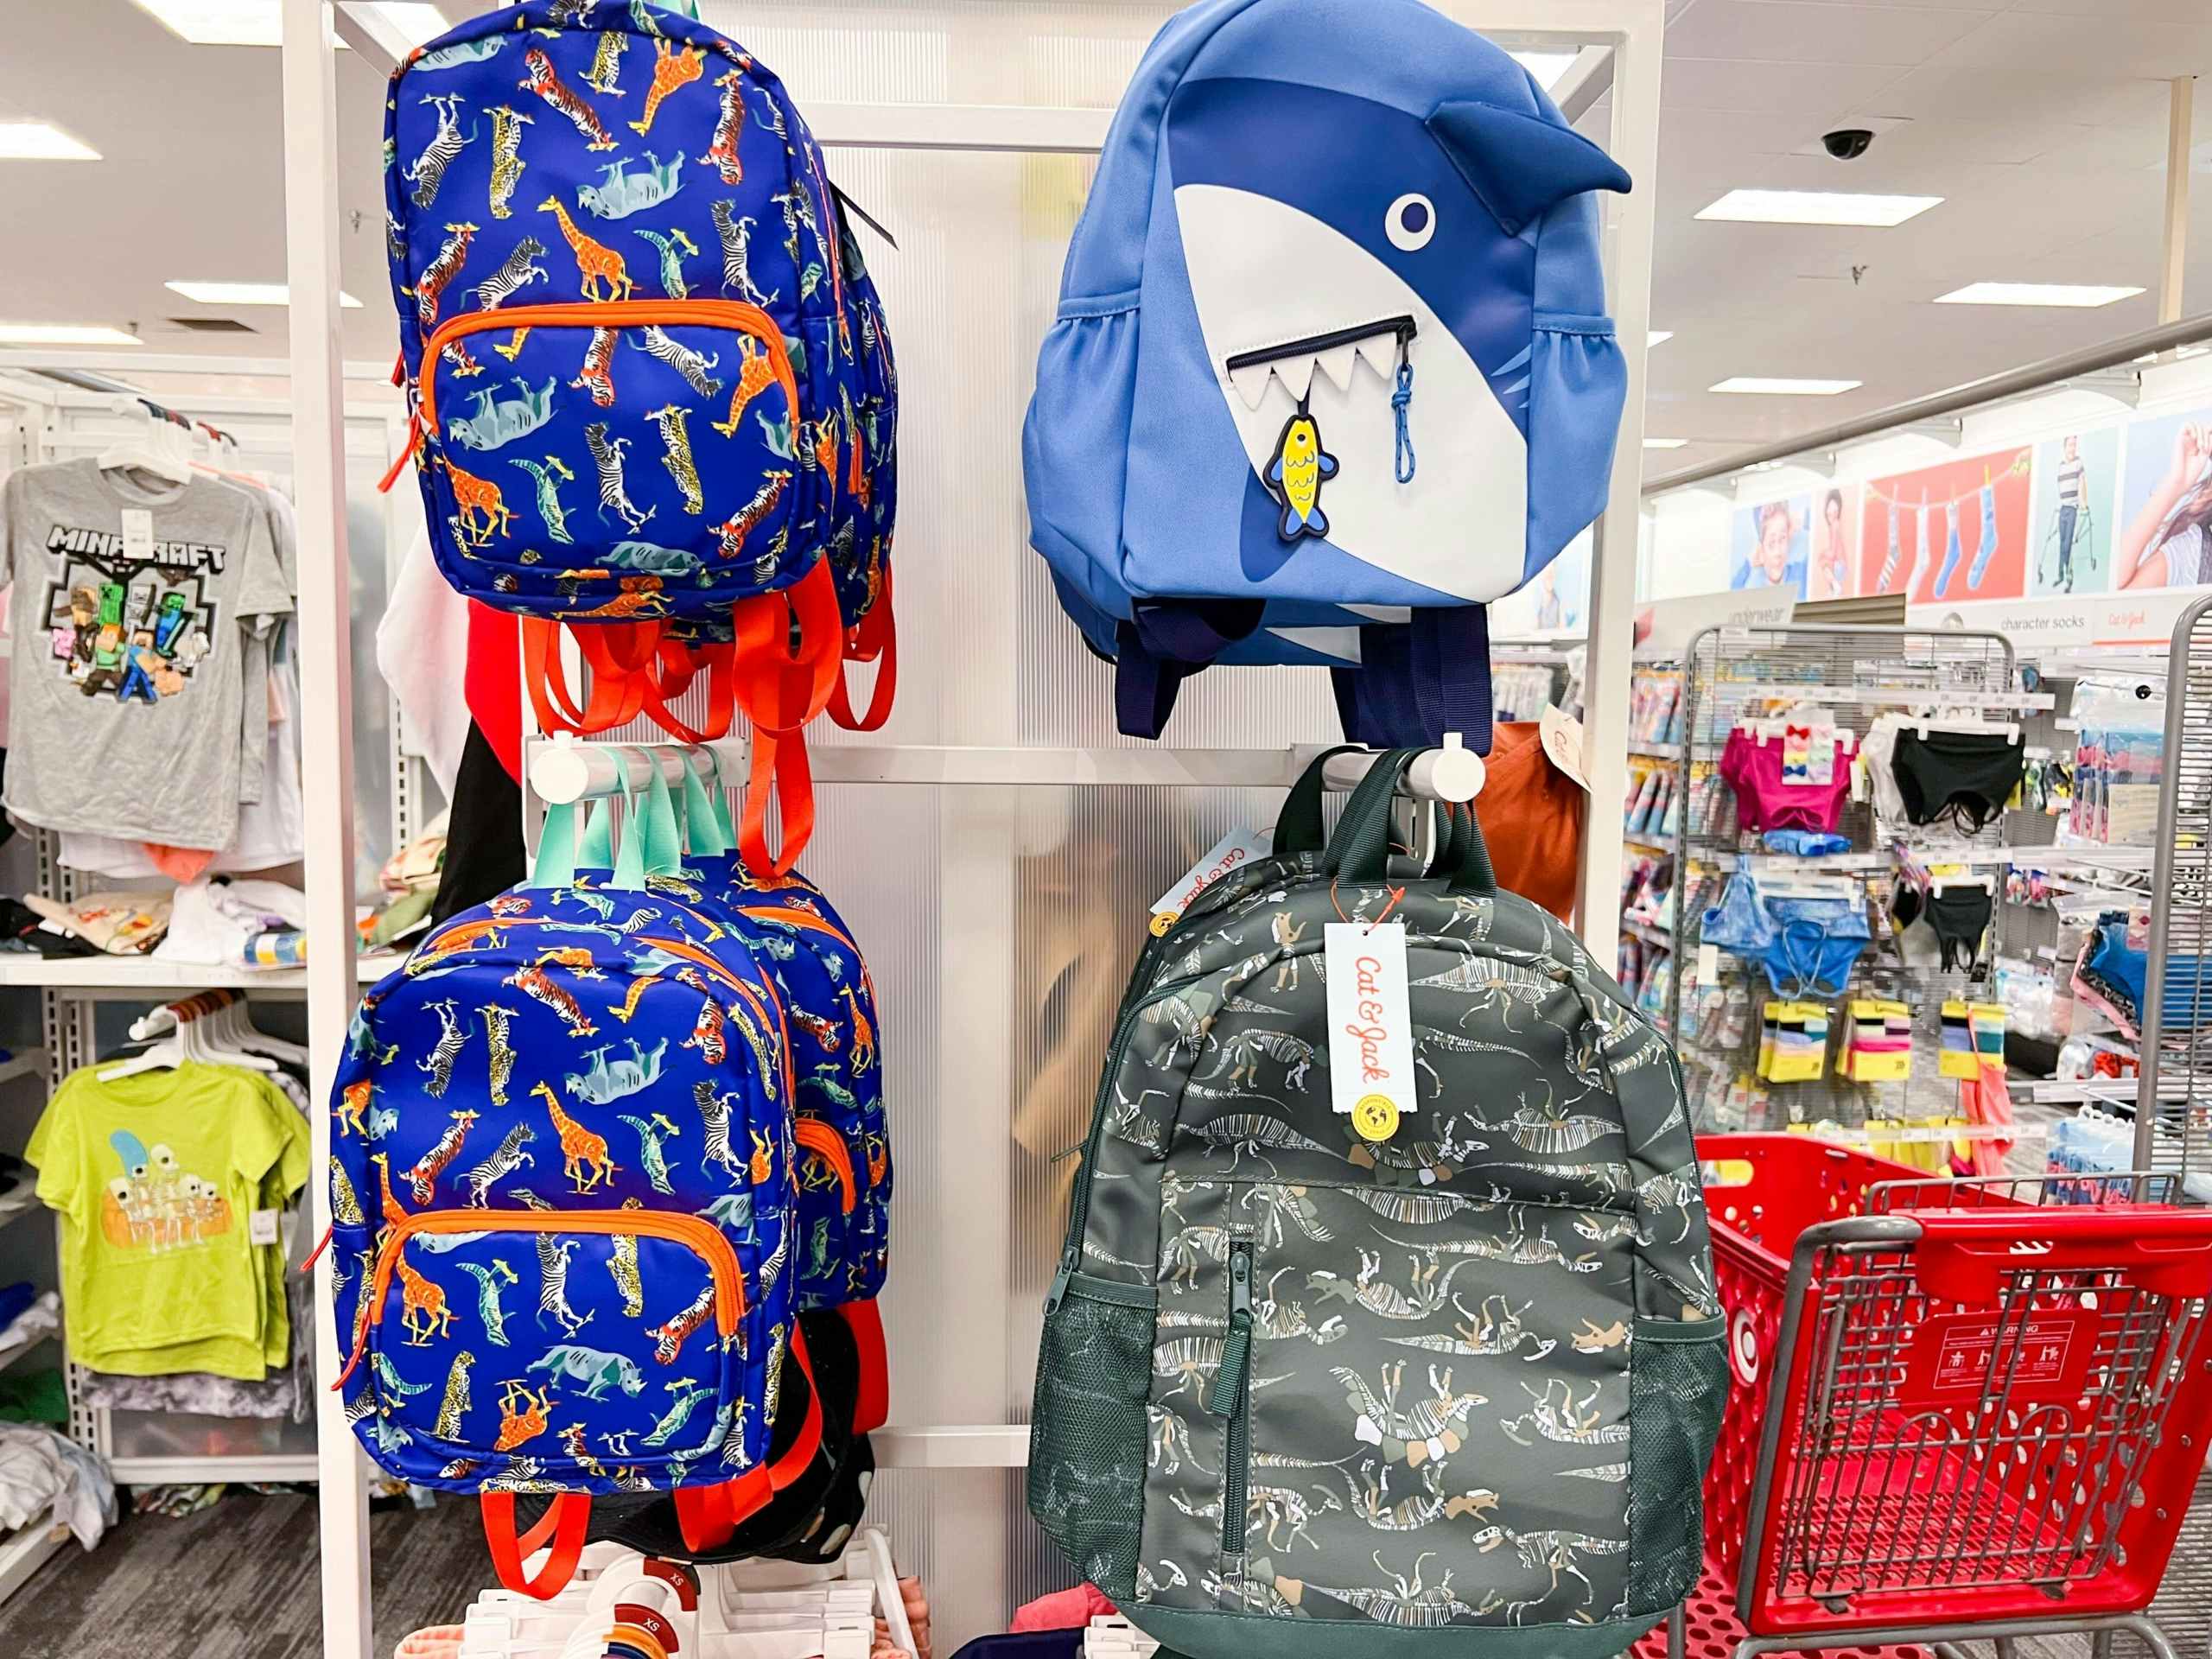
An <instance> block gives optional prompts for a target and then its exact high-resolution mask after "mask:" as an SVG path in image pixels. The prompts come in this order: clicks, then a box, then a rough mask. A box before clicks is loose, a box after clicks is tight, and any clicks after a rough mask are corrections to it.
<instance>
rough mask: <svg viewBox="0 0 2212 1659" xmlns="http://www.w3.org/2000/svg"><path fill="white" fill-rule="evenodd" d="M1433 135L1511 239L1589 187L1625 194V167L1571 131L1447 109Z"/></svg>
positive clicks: (1433, 124)
mask: <svg viewBox="0 0 2212 1659" xmlns="http://www.w3.org/2000/svg"><path fill="white" fill-rule="evenodd" d="M1428 130H1429V133H1430V136H1431V137H1433V138H1434V139H1435V140H1436V142H1437V143H1439V144H1440V145H1441V146H1442V147H1443V149H1444V153H1445V154H1446V156H1449V157H1451V160H1452V166H1453V167H1455V168H1458V169H1459V176H1460V177H1461V178H1463V179H1465V180H1466V181H1467V188H1469V189H1471V190H1472V191H1473V192H1474V193H1475V194H1476V196H1477V197H1478V198H1479V199H1480V200H1481V201H1482V204H1483V206H1484V207H1487V208H1489V209H1490V211H1491V217H1493V218H1494V219H1497V222H1498V226H1499V228H1500V229H1502V230H1503V232H1505V233H1506V234H1507V235H1508V236H1518V235H1519V234H1520V233H1521V232H1522V227H1523V226H1527V225H1528V224H1529V222H1530V221H1531V220H1533V219H1536V218H1538V217H1539V216H1540V215H1541V214H1542V213H1545V212H1546V211H1548V209H1550V208H1552V207H1556V206H1557V205H1558V204H1559V203H1560V202H1562V201H1564V200H1567V198H1568V197H1569V196H1576V195H1580V194H1582V193H1583V192H1585V191H1586V190H1614V191H1618V192H1620V193H1622V194H1626V193H1627V192H1628V190H1629V189H1630V179H1629V175H1627V173H1626V172H1624V170H1623V169H1622V168H1621V164H1620V163H1619V162H1616V161H1615V160H1614V159H1613V158H1612V157H1611V156H1608V155H1606V154H1605V151H1604V150H1602V149H1599V148H1598V146H1597V145H1595V144H1593V143H1591V142H1590V141H1589V140H1588V139H1587V138H1585V137H1583V136H1582V135H1581V134H1580V133H1579V132H1577V131H1575V130H1573V128H1572V127H1569V126H1567V125H1565V124H1563V123H1560V122H1557V121H1555V120H1550V119H1547V118H1545V117H1543V116H1541V115H1530V114H1525V113H1523V112H1522V111H1518V110H1504V109H1500V108H1498V107H1497V105H1495V104H1477V103H1471V102H1452V103H1446V104H1440V105H1437V107H1436V111H1435V112H1434V113H1433V114H1432V115H1431V116H1430V117H1429V118H1428Z"/></svg>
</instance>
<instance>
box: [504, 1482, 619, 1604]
mask: <svg viewBox="0 0 2212 1659" xmlns="http://www.w3.org/2000/svg"><path fill="white" fill-rule="evenodd" d="M478 1502H479V1503H480V1505H481V1506H482V1509H483V1512H484V1541H485V1542H486V1544H487V1545H489V1546H490V1547H491V1551H492V1566H493V1568H494V1570H496V1571H497V1572H498V1573H499V1582H500V1584H501V1585H502V1586H505V1588H507V1589H509V1590H512V1591H513V1592H515V1593H516V1594H517V1595H522V1596H530V1597H532V1598H534V1599H537V1600H538V1601H550V1600H551V1599H553V1598H554V1597H555V1596H557V1595H559V1594H560V1593H561V1592H562V1591H563V1590H564V1589H566V1588H567V1587H568V1584H569V1580H570V1579H572V1578H574V1577H575V1573H576V1563H577V1561H578V1560H581V1559H582V1556H583V1553H584V1529H585V1528H586V1526H587V1525H588V1524H589V1522H590V1520H591V1499H590V1498H589V1497H588V1496H586V1495H585V1494H584V1493H582V1492H562V1493H560V1494H558V1495H557V1496H556V1497H555V1498H554V1499H553V1504H552V1507H551V1508H550V1509H549V1510H546V1511H545V1515H544V1517H543V1519H542V1520H540V1521H539V1522H538V1523H537V1525H536V1526H534V1527H532V1528H531V1529H530V1531H529V1532H528V1533H526V1534H524V1535H523V1536H521V1537H517V1536H516V1535H515V1495H514V1494H513V1493H512V1492H486V1493H485V1494H483V1496H482V1497H480V1499H479V1500H478ZM549 1539H550V1541H551V1544H552V1548H551V1552H550V1554H548V1555H547V1556H546V1558H545V1565H544V1566H543V1567H540V1568H539V1569H538V1572H537V1577H536V1578H534V1579H530V1578H524V1576H523V1563H524V1561H525V1560H529V1559H530V1557H531V1556H532V1555H534V1554H537V1552H538V1550H540V1549H541V1548H544V1547H545V1545H546V1542H547V1541H548V1540H549Z"/></svg>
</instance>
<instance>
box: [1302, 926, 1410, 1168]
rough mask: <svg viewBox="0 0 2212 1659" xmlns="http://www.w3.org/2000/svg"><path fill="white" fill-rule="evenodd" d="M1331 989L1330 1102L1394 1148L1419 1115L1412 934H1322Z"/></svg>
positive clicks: (1333, 930) (1340, 930)
mask: <svg viewBox="0 0 2212 1659" xmlns="http://www.w3.org/2000/svg"><path fill="white" fill-rule="evenodd" d="M1322 945H1323V949H1324V950H1325V951H1326V953H1327V961H1328V974H1329V979H1328V986H1329V1096H1330V1104H1331V1105H1332V1107H1334V1108H1335V1109H1336V1111H1337V1113H1338V1116H1344V1117H1349V1118H1351V1121H1352V1127H1353V1128H1356V1129H1357V1130H1358V1131H1359V1132H1360V1133H1361V1134H1362V1135H1365V1136H1366V1137H1367V1138H1368V1139H1369V1140H1370V1141H1387V1140H1389V1138H1390V1137H1391V1136H1392V1135H1395V1134H1396V1133H1397V1132H1398V1121H1399V1119H1401V1118H1402V1117H1403V1116H1405V1115H1406V1114H1408V1113H1409V1112H1414V1111H1418V1110H1419V1109H1421V1103H1420V1101H1419V1099H1418V1098H1417V1097H1416V1096H1415V1093H1414V1043H1413V1002H1412V999H1411V997H1410V996H1409V995H1408V994H1407V991H1406V930H1405V929H1404V928H1403V927H1402V926H1400V925H1398V924H1396V923H1395V922H1386V923H1385V924H1383V925H1382V926H1380V927H1370V925H1367V924H1366V923H1364V922H1332V923H1330V924H1329V925H1328V926H1327V927H1326V928H1325V929H1324V930H1323V932H1322Z"/></svg>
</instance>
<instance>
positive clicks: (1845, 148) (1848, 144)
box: [1821, 127, 1874, 162]
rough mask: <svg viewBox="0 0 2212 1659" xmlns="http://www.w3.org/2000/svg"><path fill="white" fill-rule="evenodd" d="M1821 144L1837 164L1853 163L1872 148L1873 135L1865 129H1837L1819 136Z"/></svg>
mask: <svg viewBox="0 0 2212 1659" xmlns="http://www.w3.org/2000/svg"><path fill="white" fill-rule="evenodd" d="M1821 143H1822V144H1823V145H1825V146H1826V147H1827V152H1828V154H1829V155H1831V156H1834V157H1835V158H1836V160H1838V161H1839V162H1855V161H1857V160H1858V159H1859V157H1860V156H1864V155H1865V154H1866V152H1867V151H1868V150H1870V149H1873V147H1874V135H1873V134H1872V132H1870V131H1868V130H1866V128H1865V127H1838V128H1837V129H1836V130H1834V132H1824V133H1822V134H1821Z"/></svg>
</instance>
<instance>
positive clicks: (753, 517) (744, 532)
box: [714, 468, 791, 559]
mask: <svg viewBox="0 0 2212 1659" xmlns="http://www.w3.org/2000/svg"><path fill="white" fill-rule="evenodd" d="M790 482H791V473H790V472H789V471H788V470H785V469H783V468H779V469H778V470H776V471H774V472H772V473H770V474H768V475H767V477H766V479H764V480H762V481H761V485H760V488H759V489H758V490H756V491H754V492H753V499H751V500H750V501H748V502H747V503H746V504H745V505H744V506H743V507H742V508H741V509H740V510H739V512H738V514H737V517H735V518H732V519H730V520H728V522H727V523H724V524H716V525H715V526H714V531H715V536H716V537H719V538H720V544H719V545H718V546H717V547H716V548H715V555H716V556H717V557H720V558H724V559H734V558H737V557H739V556H741V555H742V554H743V553H744V551H745V539H746V537H748V536H750V535H752V534H753V531H756V530H758V529H760V524H761V521H762V520H764V519H765V518H767V516H768V515H769V514H770V513H772V512H774V511H775V510H776V505H777V503H779V501H781V500H782V499H784V488H785V486H786V485H788V484H789V483H790Z"/></svg>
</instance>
